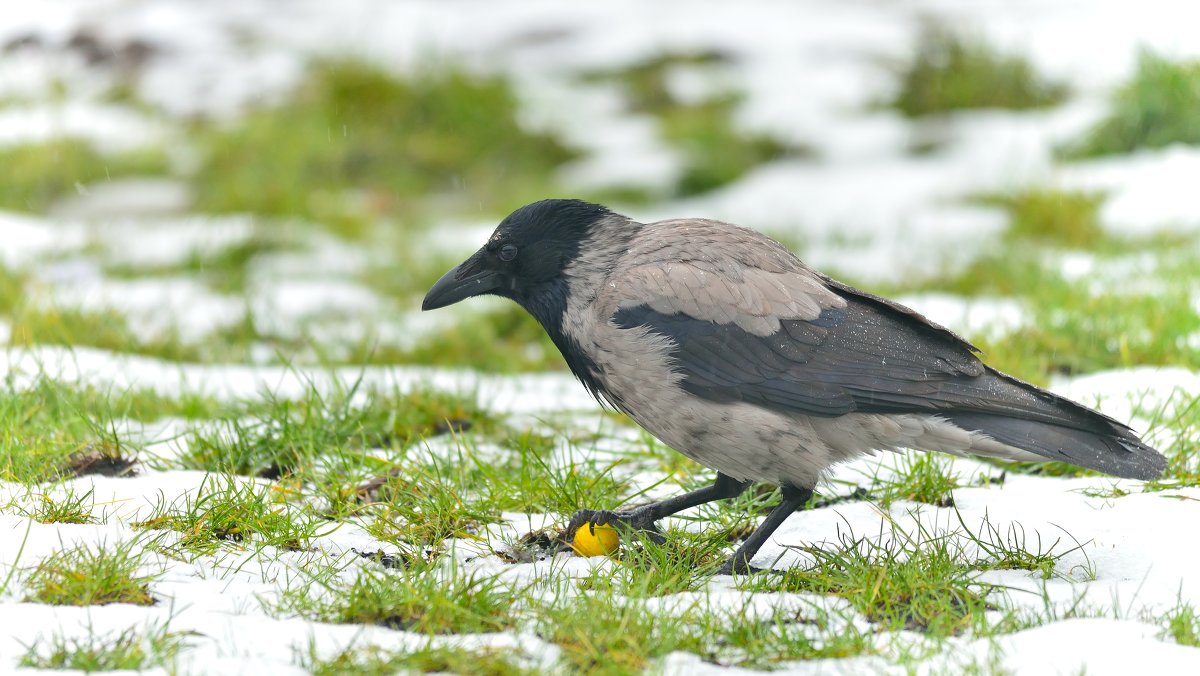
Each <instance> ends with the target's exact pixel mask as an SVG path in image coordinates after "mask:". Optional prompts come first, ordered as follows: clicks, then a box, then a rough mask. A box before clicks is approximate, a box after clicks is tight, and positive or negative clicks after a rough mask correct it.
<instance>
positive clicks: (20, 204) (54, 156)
mask: <svg viewBox="0 0 1200 676" xmlns="http://www.w3.org/2000/svg"><path fill="white" fill-rule="evenodd" d="M167 169H168V167H167V162H166V158H165V157H164V156H163V154H162V152H161V151H151V150H145V151H139V152H130V153H122V154H116V155H103V154H101V153H100V152H99V151H97V150H96V149H95V148H93V147H92V146H91V144H89V143H88V142H87V141H83V140H80V139H73V138H62V139H56V140H52V141H45V142H42V143H29V144H24V145H15V146H8V147H5V148H0V209H11V210H16V211H30V212H35V213H45V212H46V210H47V209H49V208H50V206H51V205H53V204H54V202H56V201H57V200H60V199H62V198H64V197H67V196H69V195H71V194H74V193H75V192H76V191H77V190H81V189H84V188H85V187H86V186H87V185H88V184H89V183H97V182H100V181H107V180H112V179H114V178H119V177H125V176H138V175H161V174H164V173H166V172H167Z"/></svg>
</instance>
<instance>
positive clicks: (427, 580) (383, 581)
mask: <svg viewBox="0 0 1200 676" xmlns="http://www.w3.org/2000/svg"><path fill="white" fill-rule="evenodd" d="M515 598H516V594H515V593H514V592H513V591H512V590H510V589H509V588H507V587H505V586H503V585H501V584H500V583H499V581H498V580H497V579H496V578H494V577H487V576H482V575H473V574H465V573H461V572H460V571H457V570H451V571H448V572H439V571H438V570H435V569H434V568H432V567H430V566H428V565H416V566H413V567H403V568H400V569H396V570H385V569H381V568H376V567H364V568H363V569H361V570H360V571H359V572H358V574H357V576H356V577H355V578H354V580H353V582H345V581H342V580H326V579H321V578H313V580H312V585H311V586H309V587H307V588H305V587H293V588H290V589H288V590H286V591H285V592H284V593H283V595H282V597H281V598H280V600H279V602H278V603H277V604H274V605H272V606H271V607H270V610H271V611H272V612H273V613H275V614H276V615H278V616H282V617H288V616H299V617H303V618H305V619H309V620H313V621H317V622H331V623H334V624H371V625H379V626H383V627H388V628H390V629H399V630H404V631H410V632H414V633H418V634H430V635H437V634H470V633H490V632H498V631H504V630H506V629H511V628H513V627H514V626H515V624H516V619H515V617H514V615H513V605H514V602H515Z"/></svg>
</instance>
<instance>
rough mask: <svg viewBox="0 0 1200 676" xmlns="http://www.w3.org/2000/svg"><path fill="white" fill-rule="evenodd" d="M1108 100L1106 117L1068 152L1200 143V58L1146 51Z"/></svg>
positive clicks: (1091, 154)
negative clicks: (1199, 114)
mask: <svg viewBox="0 0 1200 676" xmlns="http://www.w3.org/2000/svg"><path fill="white" fill-rule="evenodd" d="M1110 105H1111V106H1112V110H1111V112H1110V113H1109V115H1108V117H1106V118H1104V119H1103V120H1101V121H1100V122H1099V123H1098V124H1097V125H1096V126H1095V127H1093V128H1092V129H1091V130H1090V131H1088V132H1087V133H1086V134H1085V135H1084V137H1083V138H1082V139H1080V140H1079V141H1078V142H1077V143H1076V144H1074V145H1073V146H1070V147H1068V148H1067V149H1066V152H1067V154H1068V155H1069V156H1070V157H1076V158H1078V157H1094V156H1098V155H1116V154H1121V153H1128V152H1132V151H1134V150H1137V149H1139V148H1162V147H1165V146H1169V145H1171V144H1175V143H1184V144H1189V145H1197V144H1200V125H1198V124H1196V110H1197V109H1200V61H1187V62H1178V63H1177V62H1173V61H1171V60H1169V59H1167V58H1165V57H1163V56H1160V55H1158V54H1155V53H1154V52H1151V51H1143V52H1142V53H1141V55H1140V56H1139V57H1138V64H1137V72H1136V73H1134V75H1133V77H1132V78H1131V79H1130V80H1129V81H1128V82H1127V83H1125V84H1124V85H1122V86H1121V87H1120V88H1118V89H1117V90H1116V92H1114V93H1113V96H1112V101H1111V104H1110Z"/></svg>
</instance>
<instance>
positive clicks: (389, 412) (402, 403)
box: [180, 382, 498, 477]
mask: <svg viewBox="0 0 1200 676" xmlns="http://www.w3.org/2000/svg"><path fill="white" fill-rule="evenodd" d="M497 427H498V423H497V421H496V420H495V419H494V418H493V417H492V416H490V415H489V414H487V412H486V411H484V410H483V409H481V408H480V407H479V406H478V404H477V403H476V402H475V401H474V399H473V397H470V396H458V395H453V394H448V393H444V392H438V391H435V390H431V389H416V390H413V391H412V392H409V393H402V392H399V391H392V392H388V391H380V390H376V389H372V388H364V387H362V385H361V382H353V383H349V384H341V383H335V385H334V386H333V387H332V388H331V390H330V391H328V392H323V391H321V390H320V389H318V388H317V387H316V386H315V385H313V384H311V383H310V384H309V385H308V386H307V387H306V388H305V391H304V392H303V394H302V395H301V396H299V397H297V398H295V399H288V398H285V397H280V396H278V395H276V394H274V393H265V394H264V395H263V397H262V399H261V400H260V401H258V402H254V403H250V404H247V405H245V406H242V407H240V408H235V409H233V410H231V411H229V412H227V413H226V415H224V416H223V418H222V419H221V420H219V421H217V423H216V424H215V425H205V426H199V427H197V428H194V429H193V430H192V431H191V432H190V433H189V434H188V450H187V452H186V453H185V454H184V455H183V456H182V458H181V459H180V464H181V465H182V466H183V467H184V468H187V469H202V470H207V471H212V472H227V473H232V474H244V475H258V476H266V477H279V476H285V475H291V474H299V473H303V472H305V471H310V470H312V469H314V468H315V465H316V464H317V463H318V462H327V461H331V460H332V461H336V460H338V459H339V458H342V457H348V458H349V459H350V461H351V462H354V463H362V462H367V463H370V462H371V461H370V459H369V458H367V457H366V455H365V451H368V450H370V449H372V448H384V449H399V448H404V447H406V446H408V445H410V444H412V443H414V442H416V441H417V440H419V439H421V438H424V437H426V436H431V435H435V434H441V433H446V432H449V431H451V430H465V429H468V428H469V429H473V430H475V431H477V432H488V431H492V430H495V429H497ZM375 464H376V466H384V465H381V463H378V462H377V463H375Z"/></svg>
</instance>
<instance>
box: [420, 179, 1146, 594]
mask: <svg viewBox="0 0 1200 676" xmlns="http://www.w3.org/2000/svg"><path fill="white" fill-rule="evenodd" d="M483 293H493V294H498V295H501V296H505V297H508V298H511V299H513V300H515V301H516V302H518V303H519V304H521V305H522V306H523V307H524V308H525V309H526V310H528V311H529V312H530V313H531V314H532V315H533V316H534V317H536V318H537V319H538V321H539V322H540V323H541V324H542V326H543V327H545V329H546V331H547V333H548V334H549V335H550V337H551V338H552V339H553V340H554V342H555V344H556V345H557V346H558V348H559V350H560V351H561V352H562V354H563V357H564V358H565V359H566V361H567V364H568V366H570V368H571V370H572V371H573V372H574V374H575V375H576V376H577V377H578V378H579V379H580V381H581V382H582V383H583V384H584V385H585V386H586V387H587V388H588V389H589V390H590V391H591V392H592V393H593V394H594V395H595V396H596V397H597V398H598V399H600V400H602V401H605V402H607V403H609V404H611V405H612V406H614V407H615V408H617V409H619V410H621V411H623V412H625V413H626V414H628V415H629V416H630V417H631V418H633V419H634V420H635V421H637V423H638V424H640V425H641V426H642V427H644V428H645V429H646V430H648V431H649V432H650V433H651V434H653V435H654V436H655V437H657V438H658V439H660V440H661V441H663V442H664V443H665V444H667V445H668V446H670V447H672V448H674V449H676V450H678V451H679V452H680V453H683V454H684V455H686V456H688V457H690V458H692V459H693V460H695V461H697V462H699V463H700V464H702V465H705V466H708V467H711V468H713V469H715V470H717V472H718V476H717V480H716V482H715V483H714V484H713V485H712V486H710V487H707V488H703V489H699V490H696V491H692V492H690V493H687V494H684V495H681V496H677V497H675V498H672V499H669V500H665V501H662V502H658V503H653V504H651V505H646V506H643V507H639V508H637V509H635V510H632V511H629V512H622V513H613V512H594V511H591V510H581V511H580V512H577V513H576V514H575V516H574V517H573V518H572V520H571V523H570V525H569V526H568V530H569V531H570V532H572V533H573V532H574V530H572V529H577V528H579V527H581V526H582V524H585V523H591V524H595V523H597V522H598V521H599V522H622V523H625V524H626V525H629V526H632V527H634V528H637V529H640V530H646V531H649V532H651V533H656V532H657V529H656V527H655V526H654V522H655V521H656V520H658V519H661V518H662V517H664V516H667V515H669V514H674V513H676V512H679V511H681V510H683V509H688V508H690V507H694V506H696V505H699V504H703V503H704V502H708V501H711V500H716V499H722V498H729V497H732V496H734V495H737V494H738V493H739V492H741V491H743V490H745V488H746V487H747V486H749V484H750V482H753V481H767V482H771V483H776V484H779V485H780V486H781V487H782V489H783V491H782V493H783V501H782V502H781V503H780V505H779V506H778V507H776V508H775V509H774V510H773V511H772V512H771V514H770V515H769V517H768V518H767V519H766V520H765V521H764V522H763V523H762V525H760V527H759V528H758V529H757V530H756V531H755V533H754V534H753V535H752V536H751V537H750V538H749V539H747V540H746V541H745V542H744V543H743V544H742V545H741V546H740V547H739V549H738V551H737V552H736V553H735V554H734V555H733V557H732V559H730V561H728V562H727V563H726V565H725V567H723V568H722V571H723V572H740V571H745V570H748V569H749V567H750V566H749V562H750V559H751V558H753V556H754V554H755V553H756V552H757V551H758V549H759V547H760V546H761V545H762V544H763V542H765V540H766V538H768V537H769V536H770V534H771V533H772V532H773V531H774V530H775V529H776V528H777V527H778V526H779V524H781V523H782V522H783V520H784V519H786V518H787V516H788V515H789V514H790V513H791V512H792V511H794V510H796V509H800V508H802V507H803V506H804V505H805V504H806V503H807V501H808V499H809V498H810V497H811V495H812V492H811V491H812V488H813V487H814V486H815V485H816V482H817V480H818V479H819V478H820V475H821V473H822V472H823V471H825V470H826V469H828V468H829V467H831V466H833V465H835V464H836V463H839V462H843V461H846V460H850V459H852V458H855V457H858V456H860V455H863V454H866V453H871V452H874V451H881V450H896V449H901V448H913V449H920V450H926V451H941V452H946V453H953V454H959V455H965V454H970V455H979V456H989V457H995V458H1008V459H1014V460H1058V461H1064V462H1069V463H1073V464H1076V465H1080V466H1083V467H1088V468H1091V469H1095V470H1099V471H1101V472H1105V473H1107V474H1112V475H1116V476H1122V477H1131V478H1139V479H1152V478H1157V477H1158V476H1159V475H1160V474H1161V473H1162V470H1163V468H1164V467H1165V465H1166V459H1165V458H1164V457H1163V456H1162V455H1161V454H1160V453H1158V451H1156V450H1154V449H1153V448H1151V447H1149V446H1147V445H1146V444H1144V443H1142V442H1141V440H1139V439H1138V437H1137V436H1136V435H1135V434H1134V433H1133V431H1132V430H1130V429H1129V427H1127V426H1126V425H1124V424H1122V423H1120V422H1118V421H1116V420H1113V419H1111V418H1108V417H1106V416H1104V415H1103V414H1101V413H1099V412H1097V411H1094V410H1092V409H1090V408H1087V407H1085V406H1082V405H1080V404H1077V403H1075V402H1072V401H1070V400H1067V399H1064V398H1062V397H1059V396H1057V395H1054V394H1052V393H1050V392H1047V391H1045V390H1042V389H1040V388H1037V387H1035V386H1033V385H1030V384H1028V383H1024V382H1022V381H1020V380H1017V379H1016V378H1013V377H1012V376H1008V375H1006V374H1003V373H1001V372H999V371H996V370H995V369H992V368H990V367H988V366H986V365H985V364H983V362H981V361H980V359H979V357H978V355H977V352H978V351H977V350H976V349H975V348H974V347H973V346H971V345H970V344H969V343H967V342H966V341H964V340H963V339H962V338H960V337H958V336H957V335H955V334H954V333H952V332H951V331H949V330H947V329H945V328H943V327H941V326H938V325H937V324H934V323H932V322H930V321H929V320H927V319H926V318H925V317H923V316H921V315H920V314H918V313H916V312H914V311H913V310H911V309H909V308H906V307H904V306H902V305H899V304H896V303H893V302H891V301H888V300H886V299H884V298H880V297H877V296H873V295H871V294H869V293H866V292H863V291H860V290H858V289H854V288H852V287H850V286H847V285H845V284H841V283H840V282H837V281H835V280H833V279H830V278H828V277H826V276H824V275H822V274H820V273H819V272H816V271H814V270H812V269H811V268H809V267H808V266H806V265H805V264H804V263H803V262H801V261H800V259H798V258H797V257H796V256H795V255H794V254H792V253H791V252H790V251H788V250H787V249H786V248H784V247H783V246H781V245H780V244H778V243H777V242H775V241H773V240H771V239H770V238H768V237H766V236H764V235H762V234H760V233H757V232H755V231H753V230H749V229H746V228H742V227H739V226H735V225H731V224H728V223H721V222H718V221H710V220H704V219H681V220H669V221H660V222H657V223H649V224H642V223H638V222H636V221H633V220H631V219H628V218H626V217H624V216H621V215H618V214H615V213H612V212H611V211H609V210H607V209H605V208H604V207H601V206H599V205H595V204H588V203H586V202H580V201H577V200H544V201H542V202H537V203H534V204H531V205H528V206H526V207H523V208H521V209H518V210H517V211H515V212H513V214H512V215H510V216H509V217H508V218H506V219H505V220H504V222H502V223H501V224H500V226H499V227H498V228H497V229H496V232H495V233H494V234H493V235H492V237H491V239H490V240H489V241H488V243H487V244H486V245H485V246H484V247H483V248H482V249H480V250H479V251H478V252H476V253H475V254H474V255H473V256H472V257H471V258H469V259H467V260H466V261H464V262H463V263H462V264H461V265H459V266H458V267H456V268H455V269H453V270H451V271H449V272H448V273H446V275H444V276H443V277H442V278H441V279H440V280H438V282H437V283H436V284H435V285H434V286H433V288H432V289H430V291H429V293H428V294H427V295H426V297H425V301H424V303H423V305H422V307H423V308H425V309H435V308H438V307H443V306H445V305H449V304H451V303H455V302H458V301H460V300H463V299H465V298H468V297H471V296H475V295H480V294H483Z"/></svg>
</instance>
